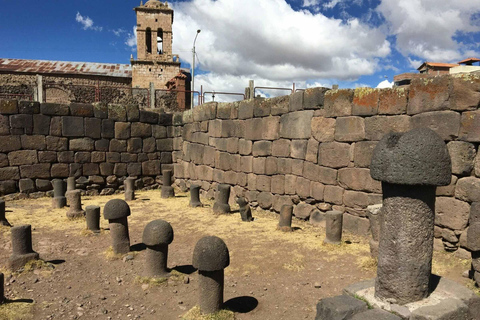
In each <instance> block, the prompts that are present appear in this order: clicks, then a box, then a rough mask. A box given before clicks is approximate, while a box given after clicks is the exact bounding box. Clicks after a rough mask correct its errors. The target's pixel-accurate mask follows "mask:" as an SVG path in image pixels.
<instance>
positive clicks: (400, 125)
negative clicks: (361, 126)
mask: <svg viewBox="0 0 480 320" xmlns="http://www.w3.org/2000/svg"><path fill="white" fill-rule="evenodd" d="M410 129H412V123H411V118H410V117H409V116H405V115H402V116H373V117H368V118H365V138H366V139H367V140H380V139H382V137H383V136H384V135H385V134H387V133H390V132H406V131H409V130H410Z"/></svg>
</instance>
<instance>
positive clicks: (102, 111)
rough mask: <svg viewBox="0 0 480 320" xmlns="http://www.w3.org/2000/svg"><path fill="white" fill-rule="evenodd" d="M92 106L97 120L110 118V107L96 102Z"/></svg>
mask: <svg viewBox="0 0 480 320" xmlns="http://www.w3.org/2000/svg"><path fill="white" fill-rule="evenodd" d="M92 105H93V115H94V117H95V118H99V119H106V118H107V117H108V106H107V105H106V104H105V103H102V102H95V103H93V104H92Z"/></svg>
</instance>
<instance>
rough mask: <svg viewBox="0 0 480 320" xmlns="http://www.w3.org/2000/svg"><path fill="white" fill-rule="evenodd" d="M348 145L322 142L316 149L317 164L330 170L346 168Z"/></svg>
mask: <svg viewBox="0 0 480 320" xmlns="http://www.w3.org/2000/svg"><path fill="white" fill-rule="evenodd" d="M349 162H350V145H349V144H348V143H340V142H323V143H320V146H319V147H318V164H319V165H321V166H325V167H330V168H341V167H346V166H348V164H349Z"/></svg>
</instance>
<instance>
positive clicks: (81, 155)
mask: <svg viewBox="0 0 480 320" xmlns="http://www.w3.org/2000/svg"><path fill="white" fill-rule="evenodd" d="M90 160H91V153H90V152H82V151H79V152H75V162H76V163H87V162H90Z"/></svg>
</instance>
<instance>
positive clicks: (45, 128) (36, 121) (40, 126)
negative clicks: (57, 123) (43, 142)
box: [33, 114, 51, 135]
mask: <svg viewBox="0 0 480 320" xmlns="http://www.w3.org/2000/svg"><path fill="white" fill-rule="evenodd" d="M50 121H51V118H50V117H49V116H46V115H43V114H34V115H33V134H42V135H48V134H49V133H50Z"/></svg>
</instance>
